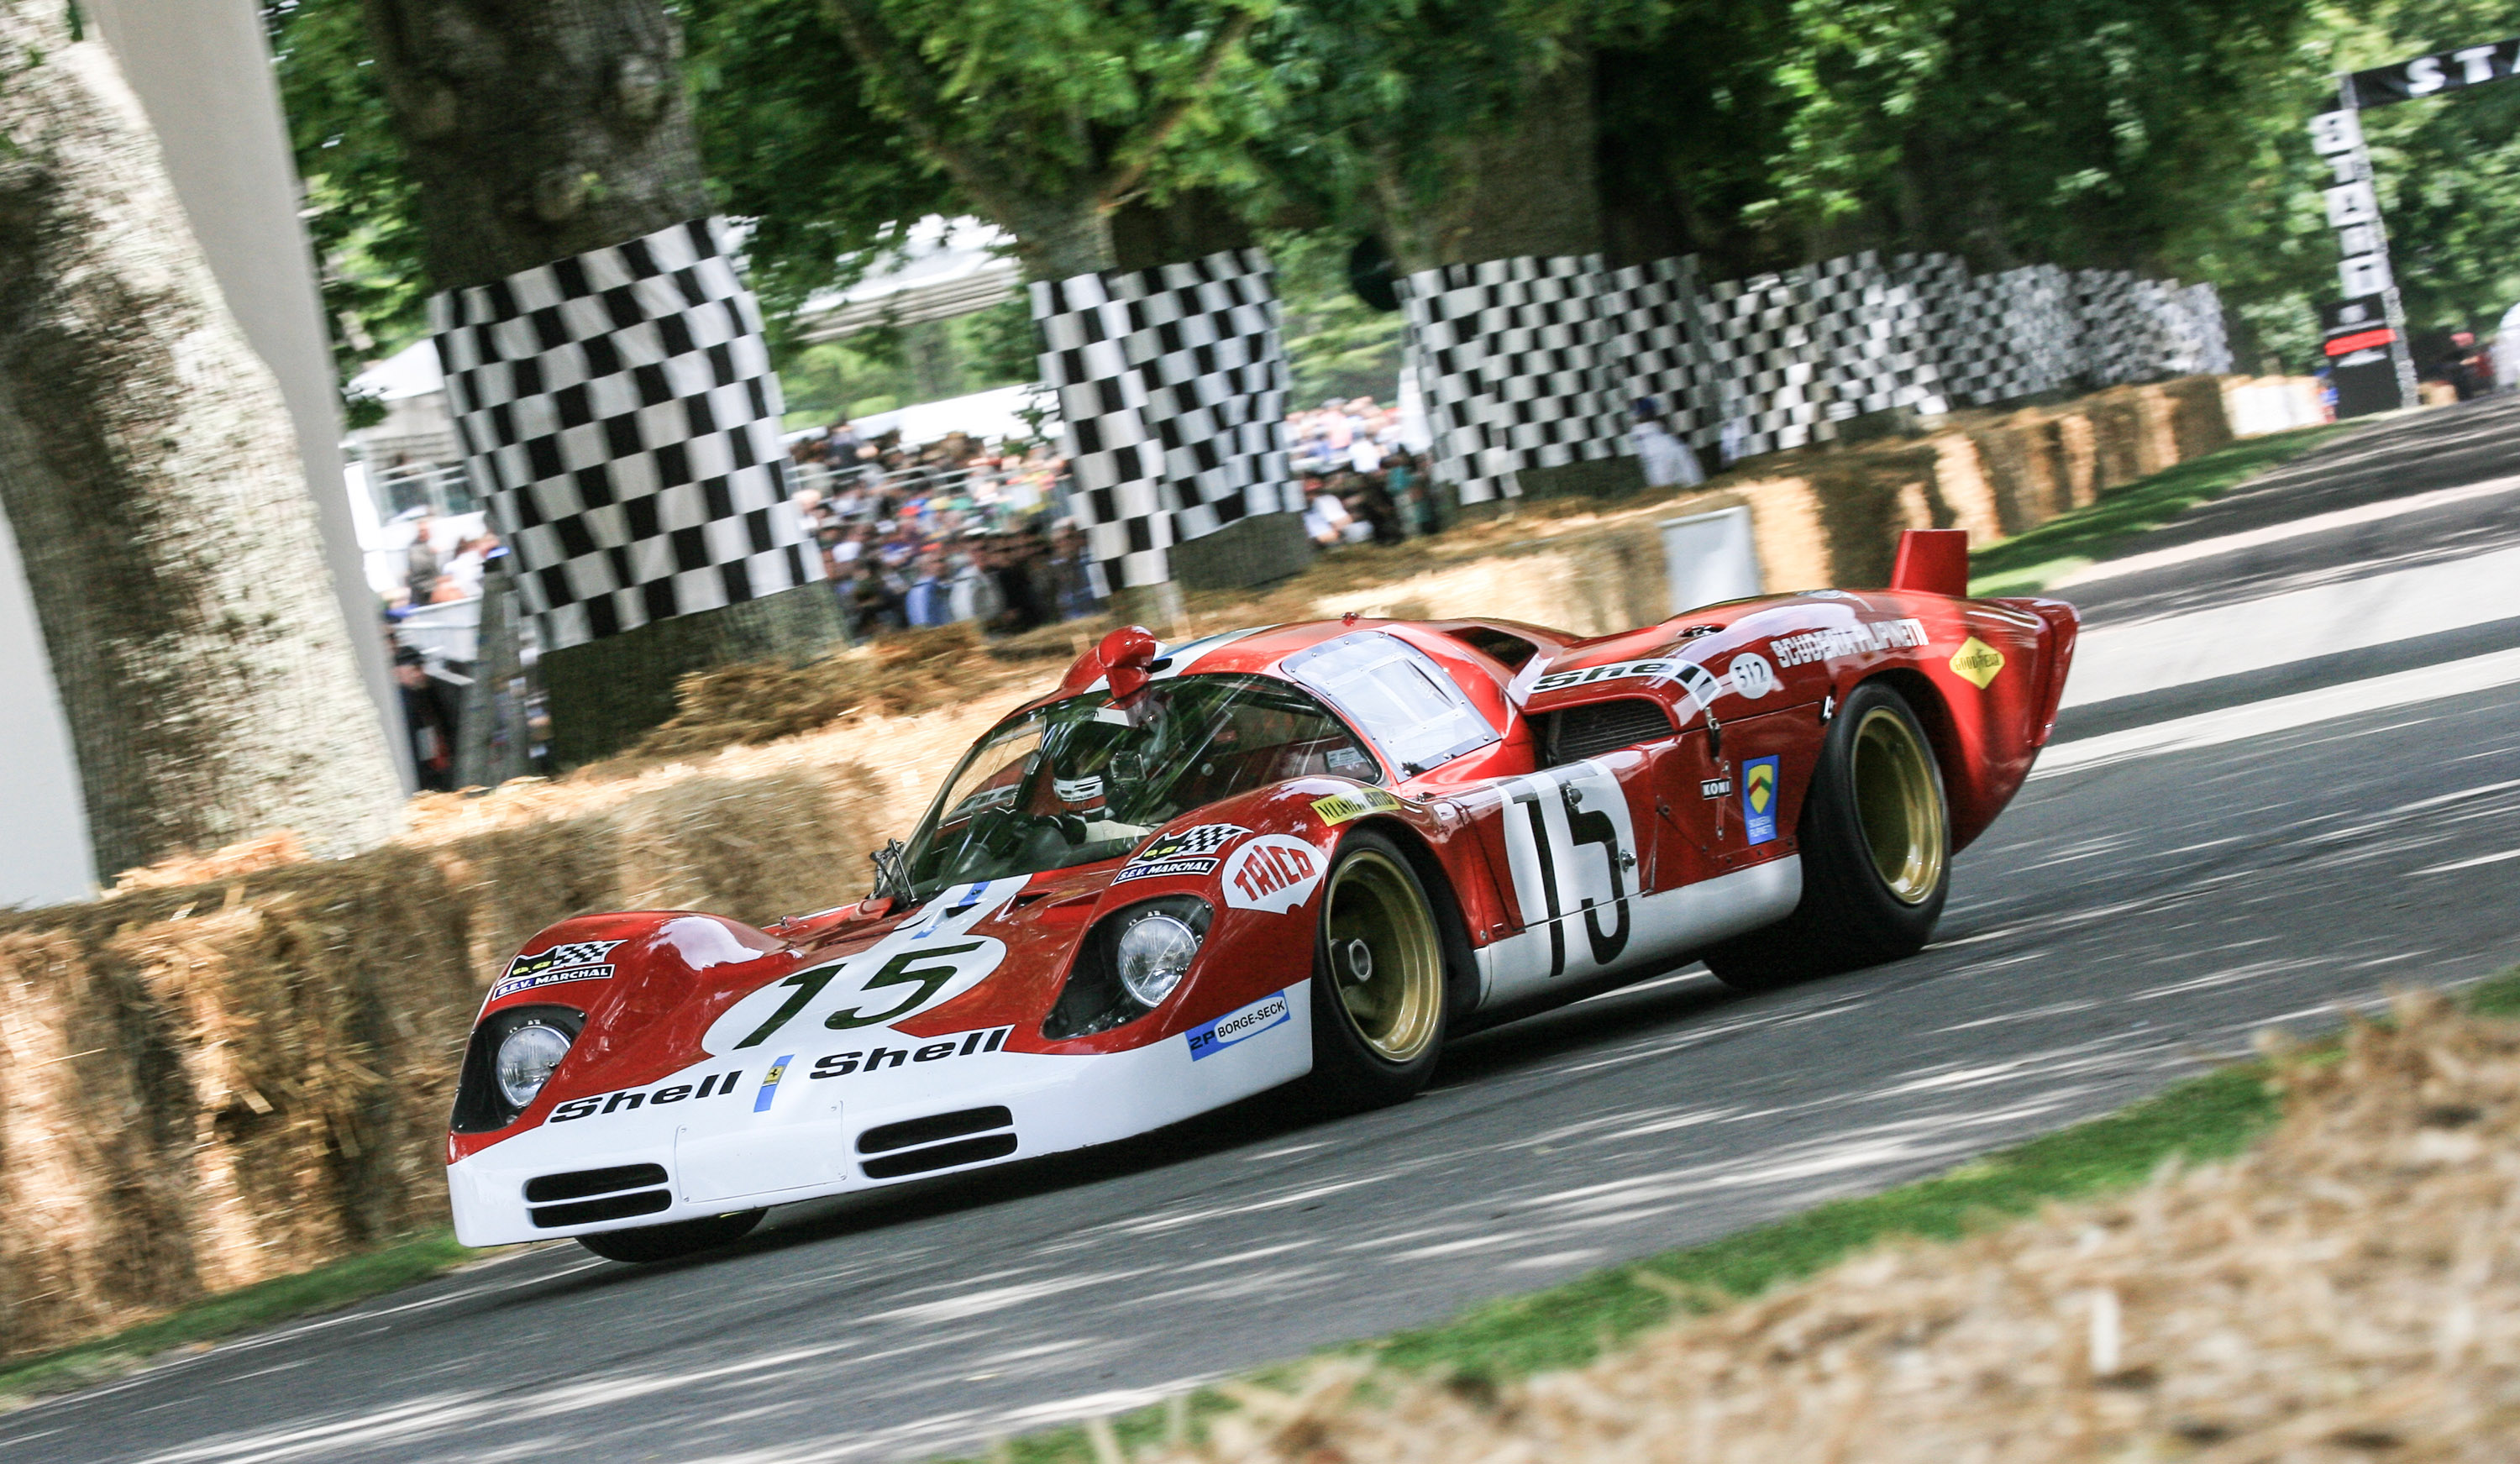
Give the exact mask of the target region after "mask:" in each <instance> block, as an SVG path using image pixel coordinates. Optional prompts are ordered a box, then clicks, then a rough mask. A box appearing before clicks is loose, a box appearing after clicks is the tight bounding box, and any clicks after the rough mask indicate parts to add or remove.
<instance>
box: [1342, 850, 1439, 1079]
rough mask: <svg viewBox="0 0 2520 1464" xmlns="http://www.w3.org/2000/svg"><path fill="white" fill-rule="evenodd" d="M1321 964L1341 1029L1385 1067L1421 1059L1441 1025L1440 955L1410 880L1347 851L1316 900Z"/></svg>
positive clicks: (1397, 868)
mask: <svg viewBox="0 0 2520 1464" xmlns="http://www.w3.org/2000/svg"><path fill="white" fill-rule="evenodd" d="M1322 942H1323V958H1324V960H1325V962H1326V964H1327V967H1328V978H1329V983H1330V987H1331V989H1332V990H1333V991H1334V992H1336V993H1337V997H1338V1000H1339V1004H1340V1006H1341V1008H1342V1009H1343V1010H1344V1012H1345V1014H1346V1018H1347V1022H1348V1025H1349V1026H1350V1027H1351V1028H1353V1029H1354V1030H1355V1032H1356V1035H1357V1036H1358V1038H1360V1039H1362V1040H1363V1042H1364V1043H1365V1045H1366V1046H1367V1047H1368V1048H1369V1049H1371V1050H1372V1051H1373V1054H1374V1055H1375V1056H1376V1057H1379V1058H1381V1059H1382V1060H1383V1061H1385V1062H1389V1063H1400V1064H1405V1063H1411V1062H1415V1061H1417V1060H1418V1058H1419V1057H1421V1056H1423V1055H1425V1052H1426V1049H1427V1048H1428V1047H1430V1046H1432V1045H1433V1044H1434V1043H1435V1038H1436V1034H1437V1033H1438V1032H1440V1031H1441V1030H1442V1027H1443V1011H1444V950H1443V944H1442V941H1441V940H1440V938H1439V937H1438V936H1437V935H1436V933H1435V914H1434V911H1433V910H1431V909H1427V907H1426V897H1425V895H1424V894H1422V893H1421V892H1420V891H1419V890H1418V881H1417V880H1416V879H1415V878H1413V877H1412V876H1411V875H1410V872H1409V870H1408V869H1407V868H1405V867H1403V866H1402V865H1401V864H1400V862H1399V861H1398V860H1396V859H1393V858H1392V857H1391V856H1390V855H1388V854H1385V853H1384V852H1383V851H1382V850H1380V849H1377V848H1372V847H1367V848H1360V849H1354V850H1351V851H1350V852H1349V853H1348V855H1347V856H1346V857H1345V858H1344V859H1342V860H1340V861H1339V865H1338V868H1337V869H1336V870H1334V871H1333V872H1332V873H1331V875H1330V887H1329V893H1328V897H1327V898H1326V899H1324V901H1323V902H1322Z"/></svg>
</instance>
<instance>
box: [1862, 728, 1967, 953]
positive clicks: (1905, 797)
mask: <svg viewBox="0 0 2520 1464" xmlns="http://www.w3.org/2000/svg"><path fill="white" fill-rule="evenodd" d="M1854 763H1855V767H1854V774H1855V776H1854V783H1855V815H1856V821H1857V822H1858V823H1859V824H1860V825H1862V827H1863V830H1864V843H1865V846H1866V849H1867V851H1868V853H1869V854H1870V855H1871V856H1872V867H1873V869H1874V870H1875V871H1876V872H1877V873H1879V874H1880V876H1881V883H1882V884H1883V885H1884V886H1886V887H1887V888H1888V889H1889V891H1890V894H1891V897H1892V898H1894V899H1896V900H1898V901H1899V902H1900V903H1901V904H1903V905H1921V904H1923V903H1924V902H1925V901H1926V900H1928V899H1930V898H1931V897H1932V896H1933V893H1934V891H1936V890H1937V889H1939V888H1941V887H1942V882H1943V862H1944V860H1945V859H1946V858H1948V854H1947V852H1946V851H1947V850H1948V848H1949V845H1950V839H1949V835H1948V834H1947V832H1946V831H1945V828H1944V823H1943V790H1942V784H1941V782H1940V780H1939V779H1937V778H1936V777H1935V776H1934V764H1933V754H1932V753H1931V752H1930V751H1928V750H1926V747H1925V745H1924V742H1923V741H1922V739H1920V738H1919V737H1917V735H1916V732H1915V730H1914V728H1913V727H1912V726H1910V725H1909V722H1908V719H1907V718H1905V717H1902V716H1900V715H1899V714H1898V713H1897V712H1895V711H1893V710H1891V708H1889V707H1888V706H1875V707H1873V708H1871V709H1869V710H1868V711H1866V712H1865V713H1864V717H1863V720H1862V721H1861V722H1859V723H1857V724H1856V729H1855V757H1854Z"/></svg>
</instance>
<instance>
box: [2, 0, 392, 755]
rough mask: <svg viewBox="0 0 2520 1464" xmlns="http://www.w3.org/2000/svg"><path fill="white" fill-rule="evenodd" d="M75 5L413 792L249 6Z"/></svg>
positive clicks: (303, 247) (280, 136)
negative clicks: (294, 469) (207, 288)
mask: <svg viewBox="0 0 2520 1464" xmlns="http://www.w3.org/2000/svg"><path fill="white" fill-rule="evenodd" d="M81 9H82V10H83V11H84V13H85V14H86V15H87V17H88V18H89V19H90V20H91V21H92V22H95V23H96V25H97V27H98V29H99V30H100V31H102V32H103V34H104V36H105V42H106V44H107V45H108V46H109V47H111V48H112V51H113V54H114V58H115V60H117V61H119V62H120V63H121V65H122V71H123V75H124V76H125V77H126V78H127V79H128V80H129V81H130V83H131V89H132V91H134V92H135V93H137V94H138V95H139V98H140V104H141V106H142V107H144V108H145V109H147V111H148V112H149V119H150V121H151V123H152V124H153V125H155V126H156V128H157V130H158V146H159V147H160V148H161V149H162V150H163V151H164V154H165V158H166V171H167V173H168V174H169V175H170V176H171V177H172V179H173V180H174V184H175V194H176V197H178V198H179V199H181V200H183V204H184V212H185V215H186V216H187V217H188V218H189V219H190V220H191V222H192V226H193V234H194V236H195V237H196V238H197V239H199V240H200V241H201V244H202V251H203V254H205V255H206V256H207V257H208V260H209V266H210V273H211V274H212V275H214V276H215V277H217V279H218V282H219V289H220V292H221V293H223V294H224V295H226V297H227V302H228V308H229V310H230V311H232V312H233V313H234V314H235V316H236V318H237V324H238V325H239V326H241V327H243V328H244V331H245V334H246V339H247V340H248V341H249V342H251V344H252V346H253V348H254V351H255V352H256V354H258V355H260V356H261V357H262V359H263V361H264V363H265V364H266V365H268V366H269V367H270V368H271V371H272V375H274V376H275V377H279V379H280V390H281V394H282V395H283V396H284V397H286V398H287V399H288V402H289V415H290V417H291V419H292V420H293V421H294V423H295V425H296V428H297V452H298V457H299V459H300V460H301V461H302V462H303V463H304V464H305V467H306V491H307V492H308V493H309V494H311V495H313V497H314V500H315V512H316V520H317V523H318V524H319V525H320V526H321V528H322V530H323V534H324V557H325V560H326V562H327V563H328V564H330V565H331V567H332V571H333V587H334V591H335V593H336V594H337V596H338V597H339V599H340V601H341V613H342V615H343V616H344V617H345V618H346V619H347V620H348V621H349V626H350V643H351V645H352V646H353V647H354V648H355V650H356V652H357V655H358V657H359V672H360V675H361V676H362V677H363V678H364V679H365V680H366V682H367V686H368V694H369V695H370V696H371V697H373V698H375V701H376V712H377V715H378V717H379V718H381V719H382V721H383V724H384V728H385V740H386V743H387V745H389V746H390V747H392V749H393V753H394V762H395V764H396V766H398V767H399V768H400V769H401V770H402V777H403V786H404V787H406V788H414V787H417V786H419V784H418V782H417V780H416V779H415V777H414V776H413V771H412V766H411V742H410V739H409V738H408V737H407V736H406V735H405V734H404V732H403V725H402V697H401V693H400V691H399V690H398V689H397V688H395V686H394V683H393V674H392V670H391V668H390V666H389V665H388V664H387V662H386V658H385V649H384V640H383V637H382V634H381V633H380V631H379V630H378V620H379V612H378V608H377V599H376V596H375V595H374V594H373V593H372V592H371V591H370V590H369V589H368V586H367V577H366V575H365V574H364V573H363V571H362V566H361V561H360V556H359V541H358V534H357V531H356V528H355V527H354V525H353V523H352V520H351V516H350V502H349V496H348V494H347V492H346V490H345V489H344V487H343V485H342V478H341V414H340V395H339V389H338V387H337V383H336V380H335V377H334V373H333V352H332V346H331V344H330V337H329V334H328V333H327V331H326V329H325V323H324V302H323V297H322V294H321V292H320V290H319V289H318V288H317V286H316V275H315V261H314V256H313V254H312V252H311V250H310V248H309V246H308V244H307V241H306V230H305V228H304V226H303V225H301V224H300V223H299V222H298V216H297V215H298V209H299V207H300V206H301V203H300V189H299V183H298V177H297V164H296V160H295V158H294V157H293V155H291V153H290V147H289V128H288V123H287V121H286V119H285V118H284V117H283V115H282V112H281V110H280V85H279V82H278V81H277V79H276V78H275V77H274V76H273V75H272V68H271V52H270V49H269V47H268V46H267V44H266V43H265V42H264V40H263V31H262V17H261V13H260V11H259V10H258V8H257V7H256V5H255V3H254V0H81ZM11 583H13V584H22V582H20V581H15V580H13V581H12V582H11ZM21 593H22V591H21Z"/></svg>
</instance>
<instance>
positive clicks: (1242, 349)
mask: <svg viewBox="0 0 2520 1464" xmlns="http://www.w3.org/2000/svg"><path fill="white" fill-rule="evenodd" d="M1032 314H1033V323H1034V325H1035V326H1036V327H1037V328H1038V329H1039V331H1040V333H1041V347H1042V349H1041V377H1042V380H1043V381H1044V382H1045V383H1047V384H1048V385H1049V386H1050V387H1051V388H1052V389H1053V390H1054V391H1056V392H1057V394H1058V409H1059V416H1060V417H1061V419H1062V420H1063V421H1065V423H1066V428H1065V430H1066V435H1067V442H1066V447H1067V463H1068V472H1069V474H1070V476H1071V478H1072V479H1073V481H1074V483H1075V487H1076V493H1075V496H1074V497H1073V498H1072V499H1071V500H1070V501H1069V502H1070V505H1071V507H1072V509H1073V510H1074V512H1075V514H1076V517H1077V522H1078V525H1079V527H1081V528H1083V529H1084V530H1085V534H1086V538H1087V541H1088V542H1089V543H1090V544H1091V545H1092V547H1093V553H1094V557H1095V559H1096V560H1097V561H1098V562H1100V563H1102V565H1103V566H1104V572H1105V573H1106V574H1107V575H1109V576H1110V577H1111V579H1112V582H1113V583H1114V584H1116V585H1123V586H1138V585H1152V584H1158V583H1161V582H1163V581H1165V580H1168V579H1170V578H1171V577H1172V566H1171V560H1170V551H1171V549H1172V547H1173V546H1174V545H1176V544H1181V543H1185V542H1187V541H1189V540H1192V539H1196V538H1199V537H1201V536H1203V535H1207V534H1212V533H1214V532H1216V531H1217V530H1218V529H1220V528H1223V527H1224V526H1225V525H1227V524H1229V523H1232V522H1234V521H1235V520H1237V519H1239V518H1242V517H1245V516H1247V515H1250V514H1255V513H1275V512H1280V511H1283V510H1296V509H1300V508H1301V507H1302V506H1301V504H1300V503H1298V502H1297V501H1296V497H1297V496H1296V494H1295V493H1294V492H1293V490H1292V489H1291V488H1289V487H1288V485H1287V482H1286V444H1285V417H1286V355H1285V350H1284V348H1283V345H1282V344H1281V341H1280V335H1279V306H1278V289H1277V277H1276V273H1275V271H1274V270H1273V269H1272V268H1271V266H1270V264H1269V260H1268V256H1267V255H1265V254H1263V253H1262V252H1261V251H1260V250H1258V249H1236V250H1228V251H1225V252H1222V253H1216V254H1210V255H1208V256H1206V257H1205V258H1203V259H1197V260H1193V261H1191V262H1188V263H1184V264H1166V265H1159V266H1157V267H1156V268H1154V269H1149V270H1131V271H1116V270H1106V271H1103V272H1102V273H1100V274H1092V275H1079V276H1077V277H1075V278H1074V279H1070V280H1057V281H1046V282H1039V283H1036V284H1034V286H1033V287H1032Z"/></svg>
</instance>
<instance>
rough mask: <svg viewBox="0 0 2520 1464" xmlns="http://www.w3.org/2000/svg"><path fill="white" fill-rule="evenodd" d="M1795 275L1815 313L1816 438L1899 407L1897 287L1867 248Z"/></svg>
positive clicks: (1813, 266)
mask: <svg viewBox="0 0 2520 1464" xmlns="http://www.w3.org/2000/svg"><path fill="white" fill-rule="evenodd" d="M1795 273H1796V275H1797V277H1798V279H1799V282H1800V284H1801V287H1802V289H1803V292H1804V295H1805V297H1806V298H1807V299H1808V300H1809V302H1810V304H1811V308H1812V312H1813V315H1812V332H1813V346H1814V349H1815V352H1816V353H1817V356H1818V360H1819V364H1820V383H1821V387H1822V396H1823V402H1822V408H1821V415H1822V422H1821V425H1820V428H1819V431H1818V435H1821V436H1823V437H1827V438H1834V437H1835V436H1836V429H1835V424H1836V423H1838V422H1841V421H1848V420H1849V419H1851V418H1856V417H1863V416H1866V415H1868V414H1870V413H1874V412H1887V411H1889V410H1890V409H1891V408H1892V407H1895V406H1898V405H1899V404H1900V385H1901V380H1900V374H1899V369H1898V359H1897V358H1898V354H1899V350H1898V338H1897V337H1896V335H1895V334H1893V326H1894V321H1893V318H1892V314H1891V292H1892V289H1893V288H1894V287H1893V285H1892V283H1891V280H1890V277H1889V275H1888V274H1887V273H1886V272H1885V271H1884V270H1883V269H1882V268H1881V260H1880V257H1879V256H1878V255H1876V254H1874V253H1872V252H1870V251H1869V250H1868V251H1866V252H1864V253H1861V254H1852V255H1847V256H1844V257H1841V258H1837V259H1830V260H1827V261H1824V262H1823V263H1820V264H1815V265H1809V266H1806V267H1805V268H1803V269H1801V270H1798V271H1796V272H1795Z"/></svg>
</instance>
